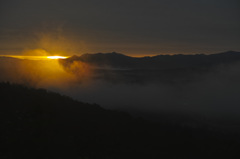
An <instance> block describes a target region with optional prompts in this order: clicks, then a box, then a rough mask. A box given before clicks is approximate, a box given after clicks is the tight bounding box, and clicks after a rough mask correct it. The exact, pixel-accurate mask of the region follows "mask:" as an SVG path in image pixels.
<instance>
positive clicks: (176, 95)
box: [0, 58, 240, 120]
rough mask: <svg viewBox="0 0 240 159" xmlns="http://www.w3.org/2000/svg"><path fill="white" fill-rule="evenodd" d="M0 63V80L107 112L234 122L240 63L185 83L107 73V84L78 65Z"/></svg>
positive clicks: (88, 67) (96, 73)
mask: <svg viewBox="0 0 240 159" xmlns="http://www.w3.org/2000/svg"><path fill="white" fill-rule="evenodd" d="M0 64H1V67H0V68H1V70H0V71H1V76H0V80H1V81H9V82H12V83H20V84H24V85H28V86H30V87H35V88H45V89H47V90H50V91H55V92H58V93H61V94H63V95H67V96H70V97H72V98H73V99H76V100H79V101H82V102H87V103H97V104H99V105H101V106H102V107H103V108H107V109H113V110H124V111H127V112H130V113H132V114H136V113H137V114H142V115H143V116H145V115H146V114H183V115H186V114H188V115H189V114H191V115H200V116H204V117H207V118H226V120H230V118H232V119H234V120H236V119H237V120H240V119H239V117H238V116H239V114H240V108H239V103H240V99H239V90H240V83H239V81H240V72H239V70H240V62H235V63H231V64H229V65H217V66H214V67H212V68H211V69H210V70H208V71H206V72H204V73H197V74H194V76H192V79H191V80H190V81H188V80H186V81H185V80H183V81H184V82H181V80H182V78H186V79H188V78H189V76H186V77H185V75H183V76H181V78H180V77H176V78H173V79H172V81H175V82H165V80H164V81H162V80H157V79H154V78H153V77H154V76H146V77H143V79H142V80H141V79H140V82H137V80H135V81H134V80H133V81H131V82H129V80H126V79H128V78H130V77H131V78H138V76H137V77H132V76H125V75H123V74H120V73H119V74H118V73H115V74H112V73H111V76H112V78H111V80H109V78H107V77H106V76H101V78H100V77H99V74H101V73H102V72H101V71H99V70H98V69H96V68H94V69H93V66H91V65H90V64H87V63H82V62H74V63H72V64H71V66H68V67H66V66H64V65H62V63H61V62H60V61H58V60H50V61H40V60H39V61H34V60H20V59H13V58H1V62H0ZM108 69H110V68H108ZM113 69H114V68H112V70H113ZM156 76H157V75H156ZM159 78H162V77H159ZM167 78H172V77H167ZM123 79H125V80H123ZM138 81H139V79H138ZM179 81H180V82H179Z"/></svg>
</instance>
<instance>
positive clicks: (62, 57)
mask: <svg viewBox="0 0 240 159" xmlns="http://www.w3.org/2000/svg"><path fill="white" fill-rule="evenodd" d="M47 58H48V59H53V60H57V59H66V58H67V57H66V56H47Z"/></svg>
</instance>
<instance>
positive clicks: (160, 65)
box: [59, 51, 240, 83]
mask: <svg viewBox="0 0 240 159" xmlns="http://www.w3.org/2000/svg"><path fill="white" fill-rule="evenodd" d="M237 62H240V52H234V51H228V52H224V53H218V54H211V55H204V54H196V55H181V54H179V55H157V56H152V57H140V58H136V57H130V56H126V55H123V54H119V53H115V52H113V53H97V54H83V55H81V56H72V57H70V58H68V59H64V60H60V61H59V63H60V64H61V65H62V66H63V68H65V70H66V71H68V72H72V73H74V74H76V75H78V76H81V77H80V78H79V79H82V74H80V73H79V70H91V71H92V72H94V73H93V74H92V75H93V78H95V79H103V80H107V81H110V82H123V83H147V82H164V83H187V82H189V81H194V80H196V79H198V78H199V76H202V75H203V74H206V73H208V72H210V71H215V70H214V69H218V68H217V67H221V66H224V67H225V66H229V65H233V64H235V63H237ZM77 63H78V64H79V65H76V64H77Z"/></svg>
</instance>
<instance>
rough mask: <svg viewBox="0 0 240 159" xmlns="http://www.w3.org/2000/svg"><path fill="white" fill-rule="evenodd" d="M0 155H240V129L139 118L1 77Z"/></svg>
mask: <svg viewBox="0 0 240 159" xmlns="http://www.w3.org/2000/svg"><path fill="white" fill-rule="evenodd" d="M0 97H1V100H0V122H1V123H0V124H1V125H0V126H1V134H0V143H1V146H2V147H3V148H2V149H1V150H0V158H9V159H10V158H18V159H21V158H24V159H28V158H29V159H30V158H31V159H32V158H36V159H37V158H39V159H45V158H57V159H59V158H84V159H86V158H87V159H101V158H102V159H118V158H129V159H130V158H131V159H132V158H156V159H157V158H203V157H204V158H212V157H216V156H225V157H228V158H233V157H236V155H239V153H238V150H239V143H240V140H239V134H236V133H234V132H233V133H223V132H220V131H217V130H210V129H209V128H204V127H202V126H197V127H183V126H180V125H171V124H168V123H167V122H164V123H154V122H149V121H145V120H143V119H135V118H132V117H131V116H130V115H128V114H126V113H122V112H117V111H111V110H105V109H102V108H101V107H100V106H98V105H91V104H86V103H82V102H78V101H74V100H72V99H70V98H69V97H65V96H61V95H59V94H56V93H52V92H48V91H46V90H43V89H32V88H27V87H24V86H21V85H12V84H8V83H0Z"/></svg>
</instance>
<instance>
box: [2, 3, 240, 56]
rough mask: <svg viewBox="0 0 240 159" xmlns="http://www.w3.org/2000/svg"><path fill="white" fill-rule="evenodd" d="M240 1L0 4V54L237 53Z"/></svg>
mask: <svg viewBox="0 0 240 159" xmlns="http://www.w3.org/2000/svg"><path fill="white" fill-rule="evenodd" d="M239 19H240V2H239V0H0V54H19V53H20V52H21V51H22V50H26V49H44V50H46V51H50V52H51V51H60V50H61V49H62V50H65V53H67V54H81V53H85V52H91V53H94V52H113V51H115V52H121V53H125V54H129V55H140V54H142V55H153V54H161V53H163V54H166V53H187V54H188V53H217V52H223V51H227V50H235V51H240V45H239V44H240V20H239Z"/></svg>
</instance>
